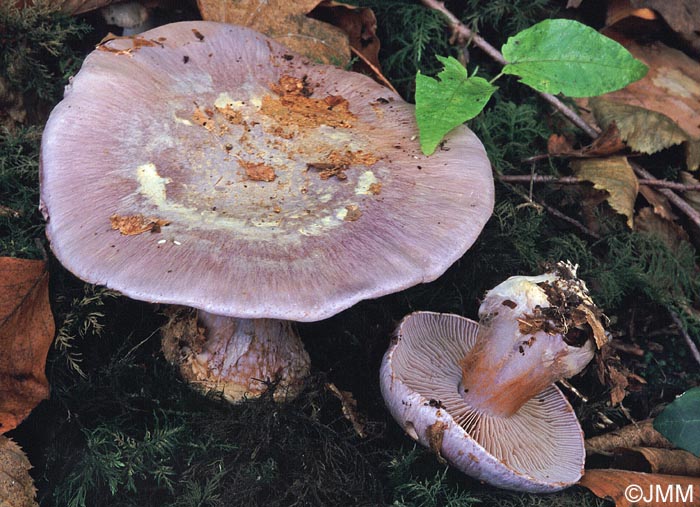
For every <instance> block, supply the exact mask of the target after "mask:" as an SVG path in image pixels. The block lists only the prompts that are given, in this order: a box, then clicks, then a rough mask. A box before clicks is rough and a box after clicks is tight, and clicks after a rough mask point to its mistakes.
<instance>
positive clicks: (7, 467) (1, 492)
mask: <svg viewBox="0 0 700 507" xmlns="http://www.w3.org/2000/svg"><path fill="white" fill-rule="evenodd" d="M31 468H32V465H31V464H30V463H29V460H28V459H27V456H26V455H25V454H24V452H23V451H22V449H21V448H20V447H19V445H17V444H16V443H15V442H13V441H12V440H11V439H9V438H7V437H4V436H0V506H2V507H36V506H38V505H39V504H37V503H36V500H35V497H36V488H35V487H34V480H33V479H32V477H31V476H30V475H29V470H30V469H31Z"/></svg>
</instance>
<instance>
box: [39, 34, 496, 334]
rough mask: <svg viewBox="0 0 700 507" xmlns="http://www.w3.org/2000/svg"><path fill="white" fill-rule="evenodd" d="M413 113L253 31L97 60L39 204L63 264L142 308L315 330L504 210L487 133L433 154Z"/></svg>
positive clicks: (130, 46) (48, 142) (391, 287)
mask: <svg viewBox="0 0 700 507" xmlns="http://www.w3.org/2000/svg"><path fill="white" fill-rule="evenodd" d="M417 134H418V132H417V127H416V122H415V119H414V106H412V105H410V104H407V103H405V102H404V101H403V100H402V99H401V98H400V97H399V96H398V95H396V94H394V93H392V92H391V91H389V90H387V89H386V88H384V87H382V86H381V85H379V84H377V83H376V82H374V81H373V80H372V79H370V78H368V77H366V76H363V75H360V74H356V73H352V72H348V71H344V70H341V69H338V68H335V67H331V66H324V65H317V64H313V63H311V62H309V61H308V60H306V59H305V58H303V57H301V56H299V55H296V54H294V53H293V52H291V51H290V50H288V49H286V48H285V47H283V46H281V45H279V44H277V43H275V42H274V41H272V40H270V39H268V38H266V37H265V36H263V35H261V34H259V33H257V32H254V31H252V30H250V29H247V28H244V27H239V26H234V25H227V24H221V23H213V22H203V21H202V22H182V23H174V24H171V25H165V26H161V27H158V28H155V29H153V30H150V31H148V32H144V33H142V34H141V35H140V36H137V37H133V38H121V39H116V40H112V41H109V42H107V43H106V44H103V45H101V46H99V47H98V49H96V50H95V51H93V52H92V53H91V54H90V55H89V56H88V57H87V58H86V60H85V62H84V63H83V66H82V69H81V70H80V72H78V74H77V75H76V76H75V77H74V78H73V79H72V81H71V83H70V85H69V86H68V87H67V89H66V93H65V97H64V99H63V101H62V102H60V103H59V104H58V105H57V106H56V108H55V109H54V111H53V112H52V114H51V116H50V118H49V121H48V123H47V125H46V128H45V131H44V137H43V140H42V149H41V209H42V212H43V213H44V216H45V218H46V219H47V236H48V237H49V239H50V242H51V248H52V250H53V252H54V253H55V255H56V256H57V257H58V259H59V260H60V261H61V263H62V264H63V265H64V266H65V267H67V268H68V269H69V270H70V271H72V272H73V273H74V274H76V275H77V276H78V277H80V278H82V279H83V280H85V281H88V282H90V283H95V284H100V285H106V286H107V287H110V288H113V289H116V290H118V291H121V292H122V293H124V294H125V295H127V296H130V297H132V298H134V299H140V300H145V301H151V302H160V303H174V304H181V305H187V306H191V307H195V308H199V309H203V310H206V311H208V312H211V313H214V314H218V315H227V316H235V317H245V318H279V319H289V320H297V321H314V320H321V319H324V318H327V317H330V316H332V315H334V314H336V313H338V312H339V311H341V310H343V309H345V308H348V307H350V306H352V305H353V304H355V303H356V302H358V301H360V300H362V299H367V298H374V297H378V296H382V295H385V294H389V293H392V292H396V291H399V290H402V289H405V288H408V287H410V286H413V285H415V284H418V283H422V282H428V281H431V280H433V279H435V278H437V277H438V276H440V275H441V274H442V273H443V272H444V271H445V270H446V269H447V268H448V267H449V266H450V265H451V264H452V263H453V262H454V261H456V260H457V259H458V258H459V257H460V256H462V255H463V253H464V252H465V251H466V250H467V249H468V248H469V247H470V246H471V245H472V243H473V242H474V241H475V239H476V237H477V236H478V234H479V232H480V231H481V229H482V227H483V226H484V224H485V223H486V221H487V219H488V218H489V216H490V214H491V211H492V208H493V200H494V188H493V179H492V175H491V168H490V164H489V161H488V158H487V156H486V153H485V151H484V149H483V146H482V145H481V143H480V142H479V140H478V139H477V138H476V136H475V135H474V134H473V133H472V132H471V131H470V130H469V129H467V128H466V127H459V128H457V129H455V131H453V132H452V133H451V134H450V135H448V136H447V138H446V141H445V143H444V145H443V146H442V149H439V150H438V151H437V153H436V154H435V155H433V156H431V157H429V158H428V157H425V156H424V155H422V153H421V151H420V147H419V144H418V141H417Z"/></svg>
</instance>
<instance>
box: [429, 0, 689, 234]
mask: <svg viewBox="0 0 700 507" xmlns="http://www.w3.org/2000/svg"><path fill="white" fill-rule="evenodd" d="M421 1H422V3H423V5H425V6H426V7H428V8H430V9H434V10H436V11H438V12H440V13H441V14H442V15H443V16H444V17H445V19H446V20H447V23H448V24H449V26H450V28H451V29H452V31H453V33H454V34H456V35H457V38H458V40H460V41H462V42H469V41H471V42H473V43H474V45H475V46H477V47H478V48H480V49H481V50H482V51H484V52H485V53H486V54H488V55H489V56H490V57H491V58H493V59H494V60H496V61H497V62H498V63H500V64H501V65H505V64H506V63H507V62H506V60H505V58H503V55H502V54H501V52H500V51H498V50H497V49H496V48H494V47H493V46H492V45H491V44H489V43H488V42H487V41H486V40H485V39H483V38H482V37H481V36H479V35H478V34H475V33H474V32H473V31H472V30H471V29H470V28H469V27H467V26H466V25H464V24H463V23H462V22H461V21H460V20H459V19H457V17H456V16H455V15H454V14H452V12H450V11H449V10H448V9H447V7H445V4H444V3H443V2H441V1H439V0H421ZM538 93H539V94H540V96H542V98H544V99H545V100H546V101H547V102H549V103H550V104H552V105H553V106H554V107H555V108H556V109H557V110H559V112H560V113H561V114H562V115H563V116H564V117H565V118H567V119H568V120H569V121H570V122H571V123H573V124H574V125H576V126H577V127H578V128H580V129H581V130H583V131H584V132H585V133H586V134H588V135H589V136H590V137H591V138H593V139H595V138H597V137H598V135H599V134H600V130H599V129H598V128H597V127H595V126H592V125H589V124H588V123H587V122H586V121H585V120H584V119H583V118H581V117H580V116H579V115H578V114H576V113H575V112H574V111H573V110H571V109H570V108H569V107H567V106H566V105H565V104H563V103H562V102H561V101H560V100H559V99H557V98H556V97H554V96H553V95H549V94H547V93H541V92H538ZM632 167H633V168H634V170H635V172H636V173H637V174H638V175H640V176H641V177H642V178H644V179H648V180H652V179H654V177H653V176H652V175H651V173H649V172H647V171H645V170H644V169H642V168H641V167H639V166H638V165H636V164H634V163H632ZM659 192H660V193H662V194H663V195H665V196H666V197H667V198H668V200H669V201H671V202H672V203H673V204H674V205H675V206H676V207H677V208H678V209H679V210H681V211H682V212H683V213H684V214H685V215H686V216H687V217H688V218H689V219H690V220H692V221H693V222H694V223H695V224H696V225H697V226H698V227H700V213H698V212H697V211H696V210H695V209H694V208H693V207H692V206H690V204H688V203H687V202H686V201H685V200H684V199H683V198H682V197H680V196H679V195H678V194H676V193H675V192H673V190H671V188H661V189H659Z"/></svg>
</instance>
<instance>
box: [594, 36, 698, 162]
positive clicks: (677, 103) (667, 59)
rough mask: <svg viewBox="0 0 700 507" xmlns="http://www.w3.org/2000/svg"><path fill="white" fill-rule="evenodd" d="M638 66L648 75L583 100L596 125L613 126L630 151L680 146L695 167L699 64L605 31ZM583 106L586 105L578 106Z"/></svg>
mask: <svg viewBox="0 0 700 507" xmlns="http://www.w3.org/2000/svg"><path fill="white" fill-rule="evenodd" d="M607 35H608V36H610V37H613V38H615V39H616V40H618V42H620V43H621V44H622V45H624V46H625V47H626V48H627V49H628V50H629V51H630V53H632V54H633V55H634V56H635V57H636V58H638V59H639V60H641V61H643V62H644V63H645V64H646V65H647V66H648V67H649V72H648V74H647V75H646V76H645V77H644V78H643V79H641V80H639V81H636V82H634V83H631V84H630V85H628V86H627V87H625V88H624V89H622V90H618V91H615V92H612V93H608V94H605V95H603V96H601V97H596V98H592V99H589V100H588V106H589V107H590V108H591V109H592V110H593V114H594V115H595V118H596V121H597V122H598V123H599V124H600V125H601V126H603V127H607V126H608V125H610V123H611V122H613V121H615V122H616V123H617V127H618V129H619V131H620V136H621V138H622V139H623V140H624V141H625V142H626V143H627V145H628V146H629V147H630V148H632V149H633V150H635V151H638V152H641V153H655V152H657V151H660V150H662V149H664V148H668V147H670V146H674V145H677V144H681V143H684V144H685V148H686V165H687V166H688V168H689V169H691V170H695V169H697V168H698V167H699V166H700V122H698V117H699V116H700V63H698V62H697V61H695V60H693V59H692V58H690V57H688V56H687V55H686V54H685V53H683V52H681V51H678V50H676V49H672V48H670V47H668V46H665V45H664V44H662V43H660V42H656V43H653V44H650V45H646V46H641V45H639V44H637V43H635V42H633V41H631V40H629V39H625V38H623V37H622V36H620V35H619V34H615V33H613V32H608V33H607ZM581 104H583V105H584V106H585V102H583V101H582V102H581Z"/></svg>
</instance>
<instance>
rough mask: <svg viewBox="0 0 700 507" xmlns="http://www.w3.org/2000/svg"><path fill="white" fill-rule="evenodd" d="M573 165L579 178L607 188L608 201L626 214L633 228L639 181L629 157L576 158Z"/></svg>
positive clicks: (599, 188) (603, 188) (597, 187)
mask: <svg viewBox="0 0 700 507" xmlns="http://www.w3.org/2000/svg"><path fill="white" fill-rule="evenodd" d="M571 167H572V168H573V170H574V173H575V174H576V177H577V178H578V179H580V180H586V181H590V182H592V183H593V186H594V187H595V188H596V189H598V190H605V191H606V192H607V193H608V194H609V197H608V199H607V201H608V203H609V204H610V206H611V207H612V208H613V209H614V210H615V211H617V212H618V213H620V214H622V215H625V216H626V217H627V225H628V226H629V227H630V228H632V226H633V216H634V202H635V200H636V199H637V192H638V191H639V183H638V181H637V176H636V175H635V174H634V169H632V166H630V164H629V162H628V161H627V158H626V157H608V158H596V159H583V160H574V161H572V162H571Z"/></svg>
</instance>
